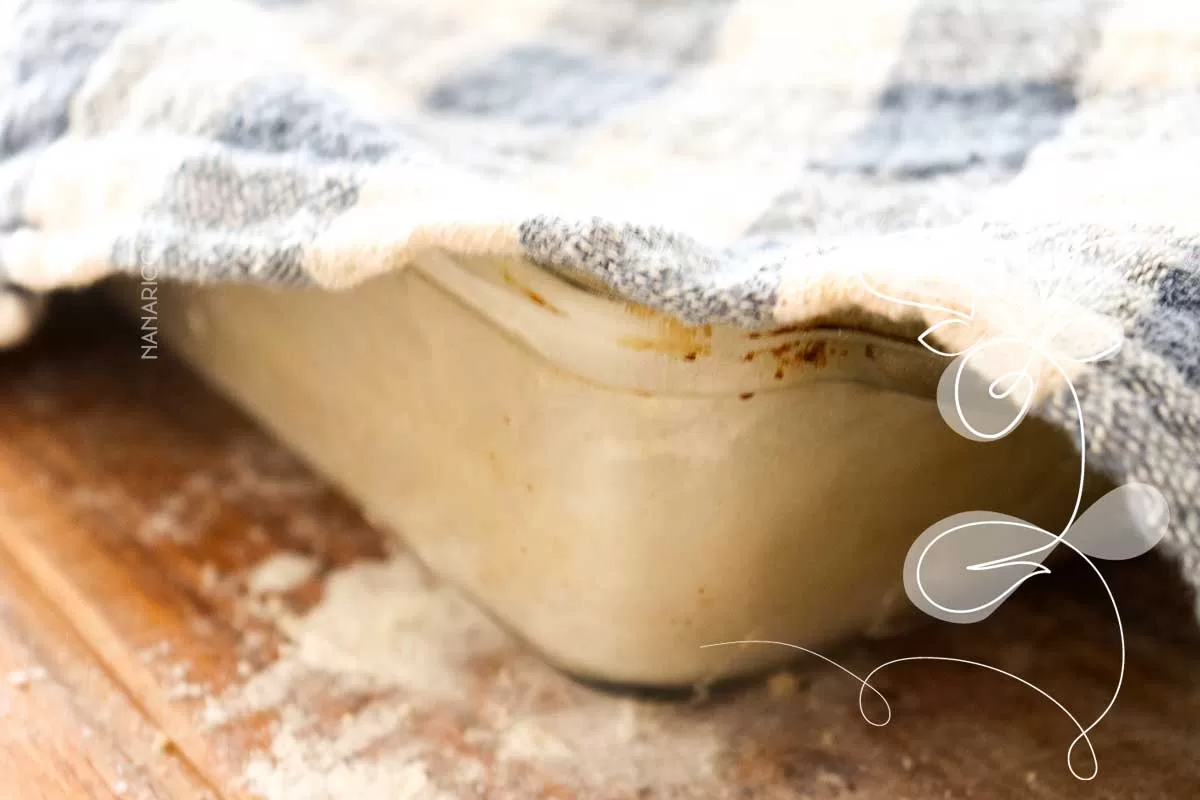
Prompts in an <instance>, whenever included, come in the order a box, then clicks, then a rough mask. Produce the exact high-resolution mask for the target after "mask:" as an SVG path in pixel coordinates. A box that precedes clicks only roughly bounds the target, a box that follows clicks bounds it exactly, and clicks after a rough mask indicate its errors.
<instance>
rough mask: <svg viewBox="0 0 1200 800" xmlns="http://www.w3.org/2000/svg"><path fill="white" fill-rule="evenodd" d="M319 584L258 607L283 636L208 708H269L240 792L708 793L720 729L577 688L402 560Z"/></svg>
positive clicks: (357, 795) (367, 797) (340, 799)
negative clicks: (554, 789)
mask: <svg viewBox="0 0 1200 800" xmlns="http://www.w3.org/2000/svg"><path fill="white" fill-rule="evenodd" d="M280 569H281V568H279V567H277V566H272V567H271V568H270V569H269V570H267V569H266V568H265V567H261V568H260V570H263V571H265V572H268V573H270V572H274V571H275V570H280ZM258 572H259V571H258V570H256V575H257V574H258ZM295 574H297V573H293V576H294V575H295ZM282 583H283V585H287V584H288V583H289V582H288V581H283V582H282ZM261 585H262V584H259V586H260V588H261ZM270 585H274V586H278V585H281V584H270ZM322 588H323V594H322V597H321V600H320V601H319V602H318V603H317V605H315V606H314V607H312V608H311V609H309V610H308V611H306V612H304V613H294V612H291V611H289V610H288V609H287V607H286V605H285V604H282V603H279V604H261V606H260V610H261V611H262V612H263V613H267V614H269V616H270V619H271V621H272V622H273V623H274V625H275V627H276V628H277V629H278V630H279V631H280V632H281V633H282V634H284V636H286V638H287V640H288V641H289V642H290V646H284V647H282V648H281V650H280V655H279V657H278V658H277V659H276V660H275V661H273V662H272V663H270V664H268V665H267V666H266V667H264V668H263V669H261V670H259V671H257V672H255V673H254V674H251V675H244V674H240V673H241V670H239V678H241V679H242V680H244V683H242V684H241V685H235V686H232V687H230V688H229V689H228V690H227V691H226V692H225V693H223V695H222V696H221V697H219V698H217V699H216V702H215V704H213V705H212V706H211V707H208V708H207V709H206V712H207V713H212V714H213V715H214V716H216V717H219V718H220V719H222V720H224V719H228V720H230V721H235V720H238V719H241V718H244V717H251V716H261V715H263V714H265V715H266V716H267V718H268V719H269V720H271V721H270V723H269V727H268V731H269V736H270V740H269V747H268V748H267V749H266V750H265V751H262V752H259V753H258V754H256V755H255V756H253V757H252V758H251V759H250V760H249V761H248V762H247V763H245V764H243V767H242V775H241V778H242V783H243V786H244V788H245V789H246V790H248V791H249V792H251V793H254V794H255V795H258V796H260V797H263V798H265V800H344V799H345V798H352V799H353V800H450V798H459V797H462V798H466V797H484V796H488V797H491V796H496V797H514V798H515V797H525V796H531V797H532V796H543V795H544V793H545V791H546V787H547V786H550V785H557V786H573V787H576V788H577V789H578V792H579V796H581V797H586V796H593V795H595V796H599V794H597V793H600V792H601V791H602V790H603V792H604V794H603V796H605V797H610V796H611V797H616V796H627V795H628V796H633V795H634V794H635V793H636V792H637V791H638V790H640V788H642V787H646V786H657V787H675V789H673V790H672V791H675V790H678V789H682V787H689V788H687V789H686V790H683V791H677V792H676V793H675V794H673V795H671V796H676V797H679V798H687V800H693V798H702V797H705V798H706V797H710V796H713V795H711V794H710V793H707V792H706V790H702V792H704V793H701V794H695V793H693V792H692V791H691V788H690V787H696V786H697V785H699V786H710V787H711V786H712V783H711V781H713V780H717V778H716V777H715V774H714V769H715V768H716V765H717V764H718V763H719V761H720V752H721V740H720V737H718V736H717V735H716V732H715V730H714V728H713V726H712V724H711V723H710V722H709V721H707V720H699V719H688V718H687V717H686V715H682V716H681V715H680V713H678V712H677V711H676V710H675V709H673V708H671V707H660V706H661V704H653V703H641V702H637V701H634V700H632V699H629V698H617V697H612V696H609V695H605V694H601V693H596V692H594V691H591V690H589V689H586V688H585V687H582V686H580V685H579V684H577V683H575V682H573V681H571V680H570V679H569V678H566V677H565V676H563V675H561V674H559V673H557V672H556V671H554V670H553V669H551V668H550V667H548V666H546V665H545V664H544V663H543V662H541V661H540V660H539V659H537V658H536V657H534V656H532V655H531V654H528V653H524V652H523V651H521V650H520V649H519V648H518V647H517V646H515V644H514V643H513V642H512V640H511V639H510V638H509V637H508V636H507V635H506V634H505V633H504V632H503V631H502V630H501V629H500V628H499V627H498V626H497V625H496V624H495V623H494V622H493V621H492V620H491V619H490V618H488V617H487V616H486V615H485V614H483V613H482V612H481V611H479V610H478V609H477V608H476V607H475V606H474V605H472V604H471V603H469V602H468V601H467V600H466V599H465V598H464V597H463V596H462V595H460V594H459V593H458V592H457V591H455V590H454V589H452V588H451V587H449V586H447V585H445V584H443V583H441V582H439V581H436V580H434V579H431V578H429V577H428V576H427V573H426V571H425V570H424V569H423V568H422V567H420V566H419V565H418V564H417V562H416V561H415V560H414V559H412V558H411V557H410V556H407V555H399V556H396V557H393V558H391V559H389V560H387V561H382V562H366V563H359V564H356V565H353V566H351V567H347V568H345V569H341V570H337V571H334V572H332V573H330V574H329V575H326V576H325V577H324V579H323V587H322ZM250 600H251V602H253V598H250ZM610 792H615V793H610Z"/></svg>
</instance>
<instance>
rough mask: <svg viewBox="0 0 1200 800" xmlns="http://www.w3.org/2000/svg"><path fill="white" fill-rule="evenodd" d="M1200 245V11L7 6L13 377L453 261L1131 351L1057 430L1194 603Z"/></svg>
mask: <svg viewBox="0 0 1200 800" xmlns="http://www.w3.org/2000/svg"><path fill="white" fill-rule="evenodd" d="M1198 232H1200V4H1196V3H1186V2H1182V0H1133V1H1131V2H1127V3H1120V2H1115V1H1112V0H1004V1H1003V2H995V1H993V0H971V1H970V2H968V1H967V0H960V1H958V2H955V1H954V0H840V1H839V2H834V3H827V2H818V0H811V2H804V1H801V0H607V1H606V2H603V3H600V2H584V1H583V0H513V1H512V2H503V3H501V2H497V3H489V2H484V1H483V0H439V2H418V0H273V1H272V2H262V3H259V4H252V3H249V2H242V1H241V0H165V1H162V2H159V1H156V0H14V2H9V3H4V4H3V5H0V284H7V287H8V288H7V289H5V290H4V291H3V293H0V339H3V340H4V343H7V344H11V343H13V342H15V341H17V340H18V339H19V338H20V337H21V336H22V335H23V334H24V333H25V331H26V330H27V328H28V327H29V324H30V323H31V322H32V320H33V317H34V316H35V314H34V310H35V307H36V305H37V303H36V302H35V298H36V297H37V296H38V295H39V294H42V293H45V292H47V291H50V290H54V289H59V288H63V287H70V286H79V285H84V284H89V283H91V282H94V281H96V280H98V279H100V278H102V277H104V276H106V275H109V274H113V273H135V274H136V273H137V272H139V271H144V270H147V269H152V270H154V271H155V272H156V273H157V274H159V275H161V276H163V277H166V278H174V279H179V280H186V281H253V282H262V283H277V284H293V285H316V286H320V287H327V288H328V289H330V290H333V289H336V288H338V287H344V286H348V285H351V284H355V283H358V282H360V281H363V280H365V279H367V278H369V277H371V276H372V275H376V274H379V273H381V272H385V271H388V270H396V269H401V268H403V267H404V266H405V264H406V263H409V262H410V261H411V260H412V259H413V258H414V256H417V255H419V253H420V252H421V251H422V250H427V249H443V250H446V251H451V252H468V251H469V252H472V253H483V254H488V253H493V254H498V255H500V254H502V255H506V256H508V255H521V256H525V257H528V258H530V259H533V260H534V261H537V262H539V263H541V264H543V265H545V266H546V267H547V268H550V269H554V270H559V271H561V272H563V273H564V274H569V275H574V276H576V277H579V278H586V279H587V280H588V281H589V282H590V283H591V284H592V285H597V286H599V287H601V288H603V289H605V290H607V291H609V292H611V293H613V294H615V295H618V296H621V297H623V298H625V299H627V300H631V301H635V302H638V303H642V304H646V305H649V306H652V307H655V308H657V309H660V310H662V311H665V312H668V313H671V314H674V315H677V316H678V317H680V318H681V319H683V320H685V321H688V322H693V323H709V322H726V323H733V324H737V325H742V326H752V327H771V326H777V325H794V324H808V323H813V324H816V323H821V324H830V323H833V324H838V323H849V322H854V323H855V324H863V325H868V326H871V327H874V328H876V329H879V330H881V331H884V332H891V333H898V334H903V335H912V336H915V335H917V334H919V333H921V331H923V330H925V329H927V328H929V327H930V326H932V325H935V324H937V323H939V322H943V321H944V320H947V319H951V318H952V317H953V318H954V319H956V320H957V322H956V323H955V324H952V325H942V326H940V327H939V328H938V331H937V332H936V333H935V335H934V339H936V340H937V341H938V342H942V343H949V344H952V345H955V346H956V347H958V346H965V345H966V344H969V343H970V342H971V341H972V340H976V339H978V337H980V336H983V335H991V334H994V333H995V332H997V331H1001V332H1004V331H1011V330H1013V329H1014V328H1015V329H1018V331H1017V332H1018V333H1020V334H1021V335H1030V331H1031V330H1032V329H1033V328H1036V327H1038V326H1044V324H1045V323H1046V322H1047V321H1051V322H1054V321H1057V322H1062V321H1064V320H1066V321H1068V322H1073V321H1074V320H1075V319H1076V318H1077V319H1079V320H1082V324H1081V326H1080V329H1081V330H1084V331H1087V330H1101V329H1103V328H1104V326H1105V325H1108V326H1109V329H1110V330H1111V329H1115V330H1117V331H1119V332H1123V345H1122V347H1121V349H1120V350H1119V352H1118V353H1117V354H1116V355H1115V356H1112V357H1110V358H1106V359H1104V360H1101V361H1097V362H1094V363H1093V362H1089V361H1087V360H1086V359H1083V360H1080V359H1077V360H1075V361H1073V362H1071V364H1072V365H1071V367H1070V368H1069V369H1068V370H1066V371H1064V372H1063V373H1056V372H1055V371H1054V370H1047V371H1046V373H1045V376H1044V377H1045V380H1044V381H1042V382H1041V384H1040V385H1039V390H1038V391H1039V394H1038V403H1037V406H1036V409H1035V412H1036V413H1038V414H1039V415H1041V416H1043V417H1045V418H1047V419H1049V420H1051V421H1053V422H1054V423H1056V424H1058V425H1060V426H1062V427H1063V428H1064V429H1065V430H1067V431H1068V432H1072V435H1073V436H1074V435H1075V434H1076V433H1077V426H1078V412H1077V410H1076V406H1075V404H1074V401H1073V400H1072V397H1071V392H1070V391H1069V390H1070V386H1069V385H1068V384H1073V386H1074V388H1075V389H1076V390H1077V391H1078V396H1079V399H1080V403H1081V405H1080V408H1081V409H1082V413H1083V417H1084V420H1085V429H1086V431H1087V438H1086V449H1087V454H1088V456H1089V458H1090V459H1091V462H1092V463H1093V464H1094V465H1099V466H1101V467H1103V468H1104V469H1106V470H1108V471H1109V472H1110V473H1111V474H1112V475H1113V476H1114V477H1115V478H1117V479H1120V480H1140V481H1143V482H1145V483H1149V484H1152V485H1154V486H1156V487H1158V488H1159V489H1161V490H1162V491H1163V492H1165V493H1166V495H1167V497H1168V499H1169V501H1170V502H1171V505H1172V513H1173V520H1172V525H1171V530H1170V533H1169V534H1168V537H1167V546H1168V547H1169V549H1170V551H1171V553H1172V554H1173V555H1174V556H1175V557H1176V558H1177V560H1178V561H1179V562H1180V563H1181V565H1182V567H1183V570H1184V573H1185V575H1186V576H1188V577H1189V579H1190V580H1191V581H1192V582H1193V584H1200V275H1198V271H1200V238H1198V236H1197V234H1198ZM956 314H957V315H958V316H956ZM1072 315H1074V316H1072ZM968 317H969V319H968V320H967V321H966V322H964V321H963V320H964V319H967V318H968ZM1068 378H1069V380H1068Z"/></svg>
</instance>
